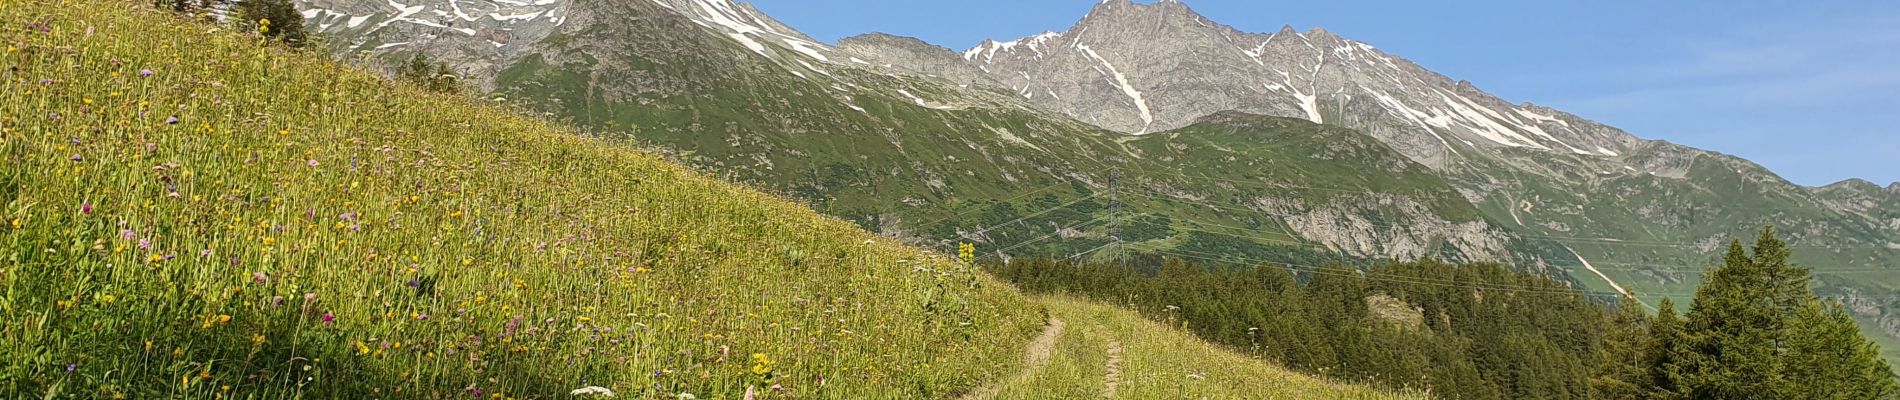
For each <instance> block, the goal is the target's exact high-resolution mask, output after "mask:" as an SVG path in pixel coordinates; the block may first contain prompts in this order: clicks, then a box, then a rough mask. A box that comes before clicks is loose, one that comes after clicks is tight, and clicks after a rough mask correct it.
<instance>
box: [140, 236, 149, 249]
mask: <svg viewBox="0 0 1900 400" xmlns="http://www.w3.org/2000/svg"><path fill="white" fill-rule="evenodd" d="M151 249H152V240H151V239H139V250H151Z"/></svg>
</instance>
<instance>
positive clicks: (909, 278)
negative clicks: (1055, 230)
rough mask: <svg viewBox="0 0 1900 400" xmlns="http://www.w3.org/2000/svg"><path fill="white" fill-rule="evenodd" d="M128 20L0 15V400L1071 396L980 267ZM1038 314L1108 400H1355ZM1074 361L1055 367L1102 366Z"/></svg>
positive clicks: (130, 13) (417, 93)
mask: <svg viewBox="0 0 1900 400" xmlns="http://www.w3.org/2000/svg"><path fill="white" fill-rule="evenodd" d="M145 7H146V6H144V5H143V3H140V2H129V3H127V2H110V1H88V2H70V1H55V0H32V1H19V2H6V3H0V40H3V41H4V42H5V46H6V50H5V51H6V52H5V53H4V55H0V64H4V65H5V66H6V68H7V69H6V71H5V72H4V73H3V74H4V75H0V165H5V168H4V169H0V206H3V208H0V212H3V213H4V216H0V217H3V218H0V219H4V220H5V223H4V225H0V246H3V247H0V248H4V255H3V256H0V286H4V287H5V291H4V292H0V354H6V355H7V356H6V357H0V393H6V394H7V395H8V396H22V397H25V396H31V397H45V398H449V397H474V398H557V397H568V395H567V393H568V392H569V391H571V390H575V389H579V388H585V387H594V386H598V387H601V388H606V389H610V390H613V391H615V392H617V393H618V394H619V395H620V396H621V397H632V398H679V397H684V395H685V394H693V395H694V397H699V398H738V397H743V394H744V393H746V392H747V391H748V390H750V391H753V392H755V394H756V395H758V396H759V397H761V398H942V397H949V396H955V395H961V394H964V393H971V392H973V391H975V390H977V388H979V387H984V388H991V389H990V390H991V391H989V392H978V393H976V394H984V393H988V394H999V393H1000V394H1001V395H1003V397H1012V396H1014V397H1024V396H1027V397H1042V396H1040V395H1038V394H1040V393H1056V392H1054V391H1052V390H1056V389H1045V387H1050V386H1048V385H1056V384H1059V383H1061V382H1062V381H1051V380H1049V379H1045V378H1043V375H1041V374H1040V373H1039V372H1037V371H1047V369H1039V368H1042V367H1041V366H1038V365H1034V363H1026V362H1025V360H1024V358H1023V357H1022V356H1021V355H1022V353H1023V352H1024V351H1025V350H1024V346H1025V344H1026V343H1029V342H1030V339H1031V338H1032V337H1033V336H1036V332H1037V331H1038V330H1043V329H1044V328H1045V327H1044V325H1045V322H1046V321H1048V317H1049V315H1047V313H1046V312H1044V311H1041V310H1039V309H1040V308H1041V307H1042V306H1041V305H1040V304H1039V303H1037V302H1031V301H1029V300H1028V299H1026V298H1024V297H1023V296H1022V295H1021V294H1019V293H1018V292H1017V291H1016V290H1014V289H1012V288H1009V287H1007V286H1005V285H1001V284H998V283H996V282H995V281H994V280H993V279H991V278H989V277H987V276H986V275H983V274H981V273H979V272H977V271H976V270H975V269H974V268H971V267H966V266H962V265H959V264H956V263H953V262H950V261H949V260H945V259H944V258H943V257H941V256H938V255H935V254H933V253H926V252H923V251H920V250H917V249H914V248H910V247H905V246H901V245H898V244H895V243H892V242H890V241H887V240H882V239H878V238H876V237H874V236H871V235H870V234H868V233H865V232H863V231H862V230H860V229H858V228H857V226H856V225H854V224H852V223H850V222H846V221H843V220H839V219H834V218H829V217H824V216H820V215H818V214H816V213H814V212H812V211H810V210H807V209H804V208H801V207H799V206H798V205H796V204H793V203H791V202H788V201H784V200H781V199H779V198H776V197H772V196H769V195H764V194H761V193H760V192H757V191H754V190H750V189H748V188H744V187H739V186H735V185H732V184H728V183H725V182H723V181H719V180H716V179H709V178H707V177H704V176H701V175H698V174H695V173H693V172H690V171H688V170H686V169H684V168H681V167H678V166H675V165H672V164H669V163H666V162H663V161H661V160H659V159H658V158H656V157H653V156H650V155H646V154H642V153H638V152H634V151H629V150H627V148H628V147H627V146H625V145H624V144H621V143H611V142H604V141H599V140H594V139H587V138H582V137H579V136H576V135H574V134H572V132H570V131H568V130H566V129H565V128H562V127H559V126H554V125H550V124H547V123H544V122H540V121H537V120H533V119H529V118H522V117H518V116H515V115H514V114H512V113H511V112H510V110H506V109H502V108H498V107H493V106H489V105H484V104H479V103H477V102H474V101H471V100H468V99H463V98H459V97H451V96H441V95H434V94H429V93H426V92H424V91H421V90H419V89H417V88H412V87H405V86H400V85H394V84H392V83H390V82H388V81H386V80H384V79H382V78H380V77H377V76H375V75H373V74H369V73H365V72H360V71H355V70H351V69H348V68H345V67H342V66H339V65H337V64H334V63H330V62H327V61H323V60H322V57H320V56H317V55H312V54H304V53H295V52H289V51H286V50H283V49H279V48H272V47H267V46H261V45H260V44H259V43H257V42H256V39H253V38H252V37H250V36H245V35H240V34H234V33H230V32H218V31H217V29H213V28H207V27H205V26H200V25H193V24H188V23H183V22H180V21H178V20H176V19H175V18H174V17H172V16H171V15H169V14H166V13H162V12H158V11H152V10H149V9H146V8H145ZM1046 303H1047V304H1048V305H1049V307H1050V312H1053V313H1054V314H1055V316H1056V317H1058V318H1060V319H1063V320H1066V321H1068V323H1069V324H1072V325H1071V326H1075V327H1077V328H1074V329H1075V330H1072V331H1071V332H1081V333H1078V334H1077V335H1082V336H1071V337H1072V338H1073V337H1085V338H1108V337H1113V338H1118V339H1116V340H1119V341H1121V342H1123V343H1126V347H1125V350H1124V351H1125V356H1124V358H1125V359H1126V360H1128V361H1126V364H1125V366H1123V367H1121V368H1122V371H1123V372H1121V374H1122V375H1121V376H1123V377H1124V378H1123V379H1122V380H1121V382H1123V383H1122V386H1123V389H1121V393H1122V396H1123V397H1130V398H1150V397H1153V396H1168V395H1170V394H1185V393H1197V394H1205V395H1208V396H1215V397H1244V398H1258V397H1276V396H1295V397H1302V396H1304V394H1305V393H1324V394H1332V393H1341V394H1348V395H1351V396H1359V397H1370V396H1375V395H1377V394H1376V393H1373V392H1370V391H1365V390H1363V389H1352V388H1347V387H1340V386H1337V385H1331V384H1325V383H1321V382H1317V381H1313V380H1310V379H1306V378H1301V377H1298V376H1294V375H1291V374H1287V373H1284V372H1279V371H1280V370H1279V369H1276V368H1273V367H1271V366H1269V365H1266V364H1264V363H1261V362H1258V361H1250V360H1247V359H1245V358H1244V357H1243V356H1239V355H1236V354H1231V353H1224V352H1222V351H1220V350H1216V349H1213V348H1211V347H1207V346H1206V345H1204V344H1202V343H1200V342H1196V341H1193V340H1191V339H1188V337H1187V336H1185V334H1183V333H1173V332H1169V331H1167V330H1166V329H1165V328H1164V327H1160V326H1156V325H1153V324H1144V323H1142V322H1140V320H1139V319H1138V317H1134V316H1132V314H1129V315H1124V314H1125V313H1118V312H1114V311H1110V310H1111V309H1107V308H1102V307H1099V306H1087V305H1083V304H1081V303H1076V302H1072V301H1049V302H1046ZM1055 343H1061V344H1062V348H1065V349H1067V348H1070V347H1074V346H1093V345H1095V344H1098V343H1097V342H1095V341H1094V339H1088V340H1068V341H1058V342H1055ZM1076 351H1080V350H1079V349H1078V350H1076ZM1069 353H1070V351H1069V350H1064V353H1063V355H1059V356H1055V357H1052V358H1045V360H1047V359H1053V360H1055V361H1054V365H1068V364H1071V363H1075V362H1090V361H1100V360H1097V359H1093V358H1088V359H1078V358H1075V357H1074V356H1071V355H1069ZM1207 360H1215V361H1216V362H1217V364H1203V363H1204V362H1206V361H1207ZM1029 361H1035V360H1033V359H1032V360H1029ZM1031 367H1033V368H1031ZM1018 370H1020V371H1019V372H1012V371H1018ZM1006 376H1025V377H1029V378H1024V379H1006ZM1265 380H1270V381H1265ZM1099 381H1100V380H1098V382H1099ZM1065 387H1066V386H1065ZM1065 390H1066V389H1065Z"/></svg>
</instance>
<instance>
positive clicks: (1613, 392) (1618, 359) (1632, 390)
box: [1590, 296, 1656, 400]
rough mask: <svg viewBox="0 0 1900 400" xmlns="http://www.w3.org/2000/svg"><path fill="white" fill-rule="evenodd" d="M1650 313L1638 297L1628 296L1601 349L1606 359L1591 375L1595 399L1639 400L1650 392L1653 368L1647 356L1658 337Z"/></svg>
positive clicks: (1611, 318)
mask: <svg viewBox="0 0 1900 400" xmlns="http://www.w3.org/2000/svg"><path fill="white" fill-rule="evenodd" d="M1649 325H1650V320H1649V313H1646V312H1643V305H1642V303H1639V302H1637V301H1636V297H1635V296H1624V297H1623V301H1622V303H1621V304H1619V305H1618V306H1617V310H1616V314H1613V315H1611V316H1610V325H1609V327H1608V330H1607V331H1606V332H1604V337H1603V345H1602V346H1601V347H1600V348H1599V349H1598V350H1597V353H1598V354H1600V355H1601V357H1602V359H1601V360H1599V361H1598V369H1597V372H1596V374H1595V375H1594V376H1592V377H1591V378H1590V390H1591V392H1592V393H1593V396H1592V397H1594V398H1599V399H1621V400H1635V399H1642V398H1644V394H1645V393H1647V392H1648V386H1649V385H1648V384H1647V383H1648V382H1646V381H1647V380H1648V377H1649V371H1648V370H1647V369H1646V368H1645V367H1646V366H1647V363H1646V362H1645V360H1644V359H1645V358H1646V357H1649V354H1651V353H1652V352H1653V351H1654V347H1655V343H1656V339H1655V338H1654V337H1653V336H1652V335H1651V334H1650V329H1649Z"/></svg>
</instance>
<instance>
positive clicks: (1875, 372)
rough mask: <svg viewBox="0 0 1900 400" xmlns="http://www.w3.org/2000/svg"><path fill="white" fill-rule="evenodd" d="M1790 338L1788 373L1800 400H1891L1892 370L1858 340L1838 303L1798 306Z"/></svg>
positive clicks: (1875, 350) (1868, 344)
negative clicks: (1798, 312)
mask: <svg viewBox="0 0 1900 400" xmlns="http://www.w3.org/2000/svg"><path fill="white" fill-rule="evenodd" d="M1793 328H1794V329H1793V331H1792V334H1791V335H1790V338H1789V347H1790V351H1789V353H1790V356H1789V360H1788V368H1787V371H1786V373H1787V375H1788V379H1789V380H1790V381H1792V382H1798V383H1800V387H1799V388H1798V389H1797V390H1796V391H1795V392H1794V393H1792V394H1793V395H1794V396H1797V397H1798V398H1805V399H1890V398H1894V397H1895V395H1896V391H1900V387H1896V384H1895V382H1894V377H1893V370H1892V369H1890V368H1889V367H1888V365H1887V361H1886V360H1885V359H1882V358H1880V348H1879V347H1878V346H1876V345H1874V344H1873V342H1869V341H1867V340H1866V339H1863V338H1861V336H1860V330H1859V329H1857V328H1856V326H1855V324H1854V319H1853V318H1852V317H1850V316H1848V314H1847V309H1846V308H1844V307H1842V306H1841V305H1839V304H1829V305H1819V306H1811V307H1802V308H1801V310H1800V315H1799V320H1798V322H1797V323H1795V324H1794V327H1793Z"/></svg>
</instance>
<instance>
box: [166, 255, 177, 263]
mask: <svg viewBox="0 0 1900 400" xmlns="http://www.w3.org/2000/svg"><path fill="white" fill-rule="evenodd" d="M174 258H178V254H175V253H167V254H165V261H171V260H172V259H174Z"/></svg>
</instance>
